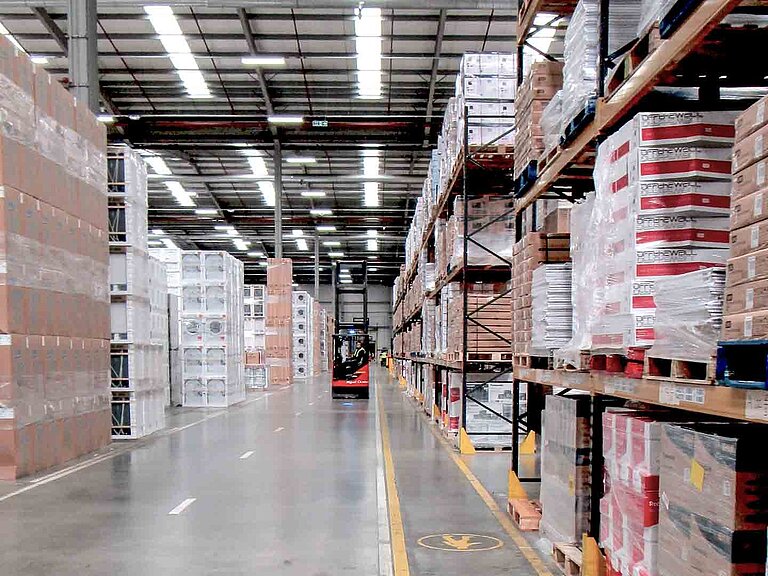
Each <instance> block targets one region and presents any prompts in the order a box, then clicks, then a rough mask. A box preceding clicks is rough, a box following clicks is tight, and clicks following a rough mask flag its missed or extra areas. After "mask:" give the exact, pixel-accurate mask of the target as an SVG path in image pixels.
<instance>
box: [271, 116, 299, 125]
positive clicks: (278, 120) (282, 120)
mask: <svg viewBox="0 0 768 576" xmlns="http://www.w3.org/2000/svg"><path fill="white" fill-rule="evenodd" d="M267 121H268V122H270V123H271V124H302V123H303V122H304V117H303V116H289V115H284V114H275V115H274V116H268V117H267Z"/></svg>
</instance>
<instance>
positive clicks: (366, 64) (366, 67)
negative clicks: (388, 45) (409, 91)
mask: <svg viewBox="0 0 768 576" xmlns="http://www.w3.org/2000/svg"><path fill="white" fill-rule="evenodd" d="M355 16H356V17H355V49H356V51H357V93H358V96H359V97H360V98H365V99H371V100H375V99H379V98H381V40H382V39H381V22H382V18H381V9H380V8H357V9H356V10H355Z"/></svg>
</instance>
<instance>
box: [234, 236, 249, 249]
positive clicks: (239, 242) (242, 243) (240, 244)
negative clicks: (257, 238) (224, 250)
mask: <svg viewBox="0 0 768 576" xmlns="http://www.w3.org/2000/svg"><path fill="white" fill-rule="evenodd" d="M232 244H234V245H235V248H237V249H238V250H241V251H243V252H245V251H246V250H248V248H250V246H251V243H250V242H248V241H247V240H243V239H241V238H237V239H235V240H232Z"/></svg>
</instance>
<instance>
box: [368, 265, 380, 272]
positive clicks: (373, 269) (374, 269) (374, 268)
mask: <svg viewBox="0 0 768 576" xmlns="http://www.w3.org/2000/svg"><path fill="white" fill-rule="evenodd" d="M378 270H379V269H378V268H376V266H373V267H372V268H368V272H378Z"/></svg>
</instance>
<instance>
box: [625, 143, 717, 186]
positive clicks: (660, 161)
mask: <svg viewBox="0 0 768 576" xmlns="http://www.w3.org/2000/svg"><path fill="white" fill-rule="evenodd" d="M638 152H639V153H638V154H633V155H631V156H630V158H629V166H628V168H629V179H630V181H647V180H682V179H694V178H695V179H702V180H727V181H730V180H731V150H730V148H706V147H701V146H686V145H681V146H669V147H641V148H640V149H639V151H638Z"/></svg>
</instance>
